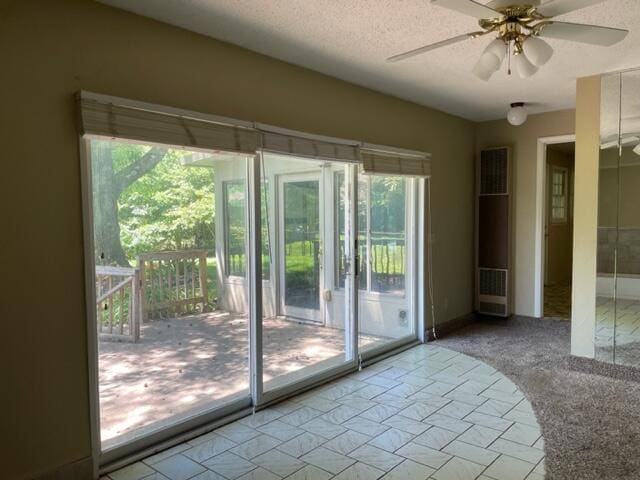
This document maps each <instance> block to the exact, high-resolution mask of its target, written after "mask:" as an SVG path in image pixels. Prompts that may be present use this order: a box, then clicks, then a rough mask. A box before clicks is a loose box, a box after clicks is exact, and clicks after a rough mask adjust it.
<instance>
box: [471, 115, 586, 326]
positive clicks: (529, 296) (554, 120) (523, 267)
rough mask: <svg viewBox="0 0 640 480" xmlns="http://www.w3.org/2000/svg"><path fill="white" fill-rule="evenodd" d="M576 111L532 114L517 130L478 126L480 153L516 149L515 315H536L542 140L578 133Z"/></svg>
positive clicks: (505, 125) (485, 124) (496, 123)
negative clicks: (489, 149) (538, 169)
mask: <svg viewBox="0 0 640 480" xmlns="http://www.w3.org/2000/svg"><path fill="white" fill-rule="evenodd" d="M574 125H575V113H574V111H573V110H562V111H557V112H550V113H543V114H539V115H530V116H529V118H528V119H527V121H526V123H525V124H524V125H521V126H519V127H514V126H512V125H510V124H509V123H508V122H507V121H506V120H497V121H492V122H483V123H480V124H479V125H478V128H477V134H476V144H477V148H478V150H480V149H482V148H487V147H497V146H510V147H512V148H513V159H514V162H513V173H514V178H513V189H514V192H515V198H514V199H513V218H512V221H513V229H512V232H513V239H512V241H513V267H514V277H515V285H514V290H515V298H514V306H515V313H516V314H518V315H527V316H533V315H534V314H535V311H534V291H535V226H536V175H537V173H536V163H537V148H538V138H540V137H549V136H556V135H568V134H572V133H574Z"/></svg>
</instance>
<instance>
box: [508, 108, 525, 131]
mask: <svg viewBox="0 0 640 480" xmlns="http://www.w3.org/2000/svg"><path fill="white" fill-rule="evenodd" d="M527 115H528V112H527V109H526V108H524V102H515V103H512V104H511V108H510V109H509V111H508V112H507V121H508V122H509V123H510V124H511V125H514V126H516V127H517V126H519V125H522V124H523V123H524V122H526V121H527Z"/></svg>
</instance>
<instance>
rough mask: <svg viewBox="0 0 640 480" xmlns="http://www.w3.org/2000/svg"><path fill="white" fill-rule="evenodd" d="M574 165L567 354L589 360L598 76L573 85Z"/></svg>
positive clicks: (593, 307) (591, 348) (595, 228)
mask: <svg viewBox="0 0 640 480" xmlns="http://www.w3.org/2000/svg"><path fill="white" fill-rule="evenodd" d="M575 161H576V164H575V187H574V188H575V193H574V195H575V196H574V202H575V203H574V205H575V208H574V230H573V291H572V313H571V354H572V355H578V356H581V357H589V358H593V357H594V355H595V344H594V339H595V330H596V328H595V327H596V259H597V247H598V166H599V161H600V76H599V75H597V76H592V77H585V78H579V79H578V81H577V88H576V160H575Z"/></svg>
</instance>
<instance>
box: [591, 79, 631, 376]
mask: <svg viewBox="0 0 640 480" xmlns="http://www.w3.org/2000/svg"><path fill="white" fill-rule="evenodd" d="M598 193H599V197H598V257H597V296H598V297H597V302H596V338H595V342H596V358H597V359H599V360H603V361H607V362H612V363H616V364H621V365H632V366H640V208H639V207H638V205H640V71H631V72H625V73H621V74H614V75H607V76H605V77H603V79H602V93H601V150H600V169H599V192H598Z"/></svg>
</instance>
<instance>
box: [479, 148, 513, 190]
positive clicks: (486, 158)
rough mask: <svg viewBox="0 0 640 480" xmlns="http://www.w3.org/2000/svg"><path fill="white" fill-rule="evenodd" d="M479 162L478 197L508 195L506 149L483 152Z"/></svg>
mask: <svg viewBox="0 0 640 480" xmlns="http://www.w3.org/2000/svg"><path fill="white" fill-rule="evenodd" d="M480 160H481V161H480V195H490V194H500V193H502V194H504V193H508V189H507V183H508V182H507V178H508V170H507V149H506V148H499V149H492V150H483V151H482V154H481V157H480Z"/></svg>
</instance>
